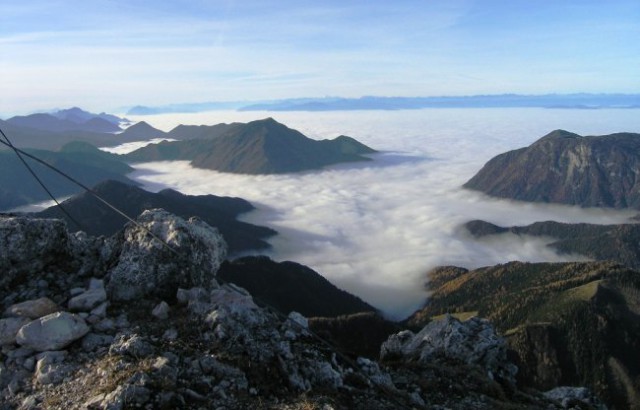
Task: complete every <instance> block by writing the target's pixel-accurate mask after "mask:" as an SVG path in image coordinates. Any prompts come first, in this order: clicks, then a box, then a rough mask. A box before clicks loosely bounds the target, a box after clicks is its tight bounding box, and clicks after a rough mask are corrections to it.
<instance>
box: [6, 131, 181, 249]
mask: <svg viewBox="0 0 640 410" xmlns="http://www.w3.org/2000/svg"><path fill="white" fill-rule="evenodd" d="M0 133H2V135H3V136H4V138H5V139H6V140H7V141H3V140H2V139H0V143H2V144H4V145H6V146H8V147H9V148H11V149H12V150H13V151H14V152H15V153H16V155H18V157H19V158H20V159H21V161H22V163H23V164H25V166H26V167H27V168H28V169H29V171H30V172H31V175H33V177H34V178H36V180H37V181H38V182H39V183H40V185H41V186H42V187H43V188H44V189H45V191H47V193H49V196H51V198H53V200H54V201H55V202H56V204H58V206H59V207H60V210H61V211H62V212H63V213H64V214H65V215H66V216H67V217H68V218H69V219H71V220H72V221H73V222H74V223H75V224H76V225H78V226H79V227H80V229H82V227H81V225H80V224H79V223H78V222H77V221H76V220H75V219H74V218H73V217H72V216H71V215H70V214H69V213H68V212H67V211H66V210H65V209H64V208H63V207H62V206H61V205H60V203H59V202H58V201H57V200H56V199H55V198H54V197H53V195H52V194H51V193H50V191H49V189H47V187H46V185H45V184H44V183H43V182H42V181H41V180H40V178H38V176H37V174H36V173H35V172H34V171H33V170H32V169H31V167H29V165H28V164H27V163H26V161H25V160H24V158H23V156H25V157H28V158H31V159H32V160H34V161H36V162H38V163H40V164H42V165H44V166H46V167H47V168H49V169H51V170H52V171H55V172H56V173H58V174H60V175H61V176H63V177H64V178H66V179H68V180H69V181H71V182H73V183H74V184H76V185H78V186H79V187H80V188H82V189H83V190H85V191H86V192H87V193H89V194H90V195H92V196H93V197H94V198H96V199H97V200H98V201H100V202H102V203H103V204H104V205H106V206H107V207H109V209H111V210H112V211H114V212H116V213H117V214H118V215H120V216H122V217H124V218H125V219H126V220H128V221H129V222H131V223H133V224H134V225H136V226H137V227H138V228H140V229H143V230H144V231H146V232H147V233H148V234H149V235H151V237H153V238H154V239H157V240H158V241H160V243H161V244H162V246H164V247H166V248H167V249H169V250H170V251H171V252H173V253H174V254H175V255H180V253H179V252H178V251H176V250H175V249H174V248H172V247H171V245H169V244H168V243H166V242H165V241H163V240H162V239H161V238H159V237H158V236H157V235H156V234H154V233H153V232H151V231H150V230H149V229H148V228H147V227H145V226H142V225H141V224H139V223H138V222H137V221H135V220H134V219H133V218H131V217H130V216H129V215H127V214H125V213H124V212H122V211H121V210H119V209H118V208H116V207H115V206H113V205H111V203H109V201H107V200H106V199H104V198H102V197H101V196H100V195H99V194H98V193H96V192H95V191H93V190H92V189H91V188H89V187H87V186H86V185H85V184H83V183H82V182H80V181H78V180H77V179H75V178H73V177H72V176H70V175H68V174H67V173H65V172H64V171H61V170H60V169H58V168H56V167H55V166H53V165H51V164H49V163H48V162H46V161H43V160H42V159H40V158H38V157H36V156H35V155H32V154H29V153H28V152H25V151H23V150H21V149H20V148H17V147H15V146H14V145H13V144H12V143H11V141H10V140H9V138H7V136H6V135H5V133H4V132H3V131H2V130H1V129H0Z"/></svg>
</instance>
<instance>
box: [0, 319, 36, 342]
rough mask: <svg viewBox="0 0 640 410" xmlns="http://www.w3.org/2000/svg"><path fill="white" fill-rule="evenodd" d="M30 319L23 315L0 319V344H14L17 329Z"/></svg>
mask: <svg viewBox="0 0 640 410" xmlns="http://www.w3.org/2000/svg"><path fill="white" fill-rule="evenodd" d="M29 322H30V320H29V319H27V318H24V317H10V318H7V319H0V346H3V345H8V344H14V343H15V342H16V334H18V330H20V328H21V327H22V326H24V325H26V324H27V323H29Z"/></svg>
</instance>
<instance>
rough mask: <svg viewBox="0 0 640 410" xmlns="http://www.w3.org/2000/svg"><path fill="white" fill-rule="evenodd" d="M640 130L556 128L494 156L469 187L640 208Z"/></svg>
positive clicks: (497, 193) (493, 192)
mask: <svg viewBox="0 0 640 410" xmlns="http://www.w3.org/2000/svg"><path fill="white" fill-rule="evenodd" d="M639 169H640V134H633V133H617V134H610V135H601V136H588V137H583V136H580V135H578V134H574V133H571V132H568V131H564V130H555V131H553V132H551V133H549V134H547V135H545V136H544V137H542V138H541V139H539V140H538V141H536V142H534V143H533V144H531V145H530V146H529V147H526V148H520V149H517V150H514V151H509V152H506V153H503V154H500V155H498V156H496V157H494V158H492V159H491V160H490V161H489V162H487V163H486V164H485V166H484V167H483V168H482V169H481V170H480V171H479V172H478V173H477V174H476V175H475V176H474V177H473V178H471V179H470V180H469V181H468V182H467V183H466V184H464V187H465V188H469V189H474V190H478V191H482V192H484V193H486V194H488V195H492V196H497V197H501V198H509V199H517V200H521V201H531V202H557V203H563V204H570V205H580V206H584V207H592V206H600V207H613V208H627V207H629V208H638V207H640V183H639V182H638V181H640V178H639V177H640V175H639V174H638V170H639Z"/></svg>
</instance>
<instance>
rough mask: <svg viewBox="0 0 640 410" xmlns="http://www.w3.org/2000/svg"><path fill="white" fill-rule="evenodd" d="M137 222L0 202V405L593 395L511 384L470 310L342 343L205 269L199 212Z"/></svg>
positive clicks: (287, 405) (454, 403)
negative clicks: (373, 356)
mask: <svg viewBox="0 0 640 410" xmlns="http://www.w3.org/2000/svg"><path fill="white" fill-rule="evenodd" d="M138 224H139V225H134V224H129V225H128V226H127V227H126V228H125V229H124V230H123V231H121V232H119V233H118V234H116V235H114V236H112V237H109V238H104V237H99V238H94V237H88V236H86V235H84V234H82V233H76V234H70V233H69V232H68V231H67V229H66V226H65V224H64V223H63V222H61V221H59V220H54V219H28V218H24V217H15V216H2V217H0V272H1V275H2V276H0V292H1V293H0V304H1V311H0V312H2V318H1V319H0V345H1V346H2V350H1V354H0V409H62V408H64V409H126V408H145V409H174V408H193V409H244V408H258V409H326V410H329V409H402V408H416V409H422V408H443V409H444V408H454V409H467V408H476V409H483V408H486V409H493V408H544V409H553V408H602V406H600V405H599V404H598V402H597V400H596V399H594V398H592V397H591V396H590V394H589V392H588V391H586V389H580V388H561V389H555V390H553V391H551V392H547V393H545V394H544V395H543V394H541V393H539V392H537V391H533V390H527V391H526V392H525V391H523V390H521V389H520V388H519V387H517V386H516V374H517V371H518V369H517V367H516V366H515V365H514V364H513V363H511V362H510V361H509V359H508V358H507V350H506V344H505V341H504V340H503V339H502V338H501V337H499V336H498V335H497V334H496V332H495V331H494V329H493V326H492V325H491V324H490V323H489V322H488V321H487V320H485V319H479V318H474V319H471V320H468V321H465V322H460V321H459V320H457V319H455V318H453V317H451V316H446V317H445V318H444V319H442V320H439V321H433V322H430V323H429V324H427V325H426V326H425V327H424V328H422V330H420V331H419V332H417V333H413V332H411V331H408V330H404V331H401V332H399V333H397V334H395V335H392V336H391V337H390V338H389V339H388V340H387V341H386V342H384V343H383V345H382V346H381V356H380V361H373V360H369V359H365V358H362V357H351V356H346V355H344V354H342V353H340V352H339V351H337V350H336V349H335V348H333V347H332V346H330V345H328V344H327V343H326V342H324V341H323V340H321V339H319V338H318V337H317V336H315V335H314V334H313V333H312V332H311V331H310V330H309V326H308V321H307V319H306V318H305V317H303V316H302V315H300V314H298V313H295V312H292V313H290V314H289V315H287V316H282V315H280V314H278V313H277V312H276V311H274V310H272V309H268V308H264V307H259V306H258V305H257V304H256V303H255V302H254V300H253V298H252V297H251V295H250V294H249V293H248V292H247V291H245V290H244V289H242V288H240V287H238V286H236V285H234V284H231V283H222V282H221V281H219V280H218V279H219V278H217V276H216V273H217V271H218V268H219V267H220V265H221V264H222V262H223V261H224V260H225V258H226V245H225V242H224V240H223V238H222V236H221V235H220V234H219V233H218V232H217V230H216V229H215V228H211V227H210V226H209V225H207V224H206V223H204V222H202V221H200V220H198V219H195V218H192V219H189V220H184V219H181V218H179V217H176V216H174V215H171V214H169V213H167V212H165V211H162V210H152V211H145V212H144V213H143V214H142V215H141V216H140V217H139V218H138ZM150 232H151V233H153V235H152V234H151V233H150ZM154 236H155V237H154ZM158 238H159V239H162V241H164V242H165V243H166V244H163V243H162V242H161V241H160V240H159V239H158Z"/></svg>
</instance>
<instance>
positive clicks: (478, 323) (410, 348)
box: [380, 315, 518, 385]
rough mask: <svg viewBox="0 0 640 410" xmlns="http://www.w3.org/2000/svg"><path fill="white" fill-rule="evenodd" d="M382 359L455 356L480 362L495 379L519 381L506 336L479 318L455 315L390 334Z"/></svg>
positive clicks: (465, 360) (464, 360)
mask: <svg viewBox="0 0 640 410" xmlns="http://www.w3.org/2000/svg"><path fill="white" fill-rule="evenodd" d="M380 358H381V359H382V360H384V359H394V358H403V359H405V360H408V361H417V362H421V363H429V362H432V361H436V360H438V359H449V360H450V359H453V360H457V361H460V362H462V363H465V364H470V365H478V366H480V367H482V368H483V369H485V370H486V371H487V374H488V375H489V377H491V378H495V377H498V378H500V379H501V380H503V381H507V382H508V383H510V384H512V385H513V384H515V375H516V373H517V371H518V369H517V367H516V366H515V365H513V364H512V363H511V362H509V360H508V359H507V348H506V342H505V341H504V339H502V338H501V337H499V336H498V335H497V334H496V332H495V330H494V328H493V326H492V325H491V323H489V321H488V320H486V319H481V318H479V317H474V318H471V319H469V320H467V321H465V322H461V321H459V320H458V319H456V318H454V317H453V316H451V315H446V316H445V318H444V319H441V320H436V321H433V322H431V323H429V324H427V325H426V326H425V327H424V328H423V329H422V330H421V331H420V332H418V333H417V334H414V333H413V332H411V331H408V330H405V331H402V332H400V333H397V334H395V335H392V336H390V337H389V339H388V340H387V341H386V342H384V343H383V344H382V347H381V349H380Z"/></svg>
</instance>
